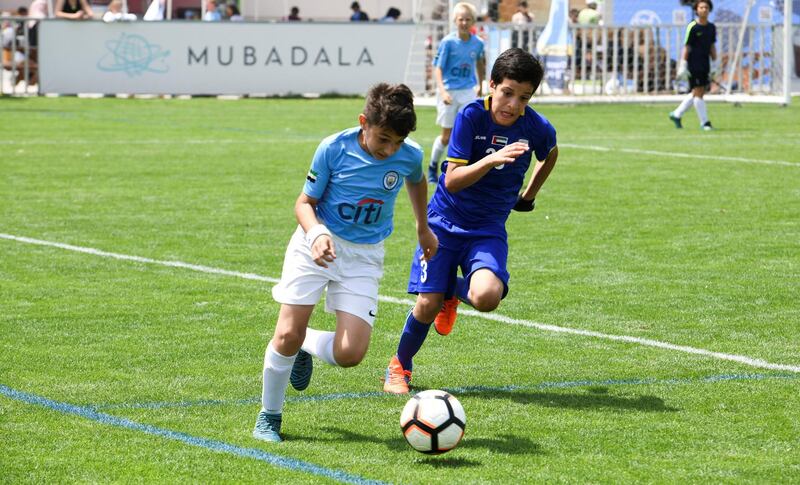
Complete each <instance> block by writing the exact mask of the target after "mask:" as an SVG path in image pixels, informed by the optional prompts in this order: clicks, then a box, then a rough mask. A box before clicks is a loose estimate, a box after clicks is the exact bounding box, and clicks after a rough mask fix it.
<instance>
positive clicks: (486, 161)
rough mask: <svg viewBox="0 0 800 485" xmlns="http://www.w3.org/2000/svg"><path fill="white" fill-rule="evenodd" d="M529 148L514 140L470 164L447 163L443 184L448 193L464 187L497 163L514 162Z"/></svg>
mask: <svg viewBox="0 0 800 485" xmlns="http://www.w3.org/2000/svg"><path fill="white" fill-rule="evenodd" d="M528 150H529V148H528V145H526V144H525V143H519V142H514V143H512V144H510V145H506V146H505V147H503V148H502V149H501V150H498V151H496V152H494V153H490V154H488V155H486V156H485V157H483V158H481V159H480V160H478V161H477V162H475V163H473V164H471V165H464V164H459V163H448V164H447V173H446V174H445V176H444V185H445V187H447V190H448V191H449V192H450V193H456V192H458V191H459V190H463V189H466V188H467V187H469V186H470V185H472V184H474V183H475V182H477V181H478V180H480V179H481V177H483V176H484V175H486V173H487V172H488V171H489V170H491V169H493V168H494V167H497V166H499V165H505V164H506V163H514V160H516V159H517V157H519V156H520V155H522V154H523V153H525V152H527V151H528Z"/></svg>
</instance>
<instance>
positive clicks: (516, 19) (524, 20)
mask: <svg viewBox="0 0 800 485" xmlns="http://www.w3.org/2000/svg"><path fill="white" fill-rule="evenodd" d="M511 22H512V23H513V24H514V25H515V26H516V27H515V28H514V33H513V34H512V36H511V45H512V46H514V47H522V48H523V49H526V50H527V49H528V39H529V38H530V33H529V32H528V24H530V23H531V22H533V15H532V14H531V13H530V12H528V2H526V1H524V0H523V1H521V2H519V3H518V4H517V11H516V12H515V13H514V15H512V16H511ZM520 31H522V43H521V44H520V43H519V33H520Z"/></svg>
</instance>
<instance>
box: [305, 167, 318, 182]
mask: <svg viewBox="0 0 800 485" xmlns="http://www.w3.org/2000/svg"><path fill="white" fill-rule="evenodd" d="M306 180H308V181H309V182H311V183H312V184H315V183H317V172H315V171H313V170H309V171H308V175H306Z"/></svg>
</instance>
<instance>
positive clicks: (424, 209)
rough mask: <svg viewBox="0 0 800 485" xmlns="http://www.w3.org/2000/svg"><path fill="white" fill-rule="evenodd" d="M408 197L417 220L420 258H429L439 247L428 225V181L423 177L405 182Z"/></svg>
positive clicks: (437, 240)
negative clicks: (412, 181)
mask: <svg viewBox="0 0 800 485" xmlns="http://www.w3.org/2000/svg"><path fill="white" fill-rule="evenodd" d="M406 190H408V198H409V199H411V208H412V210H413V211H414V219H415V220H416V221H417V239H418V240H419V247H420V248H422V259H424V260H426V261H427V260H429V259H431V258H432V257H434V256H435V255H436V251H437V250H438V249H439V239H438V238H437V237H436V234H434V233H433V231H432V230H431V228H430V226H428V181H427V180H425V179H424V178H423V179H422V180H421V181H419V182H416V183H408V182H407V183H406Z"/></svg>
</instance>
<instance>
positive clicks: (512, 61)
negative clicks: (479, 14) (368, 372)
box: [383, 48, 558, 394]
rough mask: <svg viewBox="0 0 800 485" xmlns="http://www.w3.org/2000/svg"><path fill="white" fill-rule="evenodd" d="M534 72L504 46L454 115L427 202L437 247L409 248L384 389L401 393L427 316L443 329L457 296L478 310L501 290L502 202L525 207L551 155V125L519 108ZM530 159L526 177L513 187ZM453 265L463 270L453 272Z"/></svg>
mask: <svg viewBox="0 0 800 485" xmlns="http://www.w3.org/2000/svg"><path fill="white" fill-rule="evenodd" d="M543 74H544V71H543V69H542V65H541V64H540V63H539V61H537V60H536V58H534V57H533V56H532V55H531V54H529V53H527V52H525V51H523V50H522V49H518V48H512V49H508V50H507V51H505V52H503V53H502V54H500V56H499V57H498V58H497V61H495V64H494V66H493V67H492V75H491V79H490V81H489V96H487V97H486V99H479V100H476V101H473V102H472V103H470V104H468V105H467V106H465V107H464V108H463V109H462V110H461V112H459V113H458V116H457V117H456V122H455V127H454V130H453V139H452V142H451V143H450V149H449V150H448V154H447V160H446V162H445V163H444V164H443V171H444V172H445V174H444V176H443V177H441V178H440V179H439V183H438V185H437V187H436V192H435V193H434V195H433V198H432V199H431V201H430V203H429V204H428V221H429V224H430V226H431V229H433V231H434V232H435V233H436V236H437V237H438V238H439V251H438V252H437V253H436V255H435V256H434V257H432V258H430V259H428V260H424V259H423V260H419V259H418V258H419V257H420V255H421V254H422V253H421V249H420V248H417V253H416V255H415V257H414V259H413V260H412V263H411V275H410V277H409V282H408V292H409V293H412V294H416V295H417V301H416V304H415V305H414V308H413V309H412V310H411V311H410V312H409V313H408V316H407V317H406V323H405V327H404V328H403V333H402V335H401V336H400V343H399V344H398V347H397V354H396V355H395V356H393V357H392V358H391V360H390V361H389V366H388V368H387V369H386V376H385V382H384V387H383V389H384V391H386V392H391V393H396V394H404V393H407V392H408V390H409V388H408V383H409V381H410V380H411V370H412V358H413V357H414V355H416V353H417V352H418V351H419V349H420V348H421V347H422V344H423V343H424V341H425V338H426V336H427V335H428V330H429V329H430V326H431V323H434V326H435V328H436V330H437V331H438V332H439V333H440V334H442V335H447V334H449V333H450V331H451V330H452V328H453V325H454V324H455V319H456V307H457V305H458V303H459V301H465V302H467V303H468V304H470V305H471V306H473V307H474V308H475V309H477V310H479V311H482V312H487V311H492V310H494V309H495V308H497V306H498V305H499V304H500V301H501V300H502V299H503V298H504V297H505V296H506V294H507V293H508V281H509V274H508V270H507V269H506V266H507V260H508V237H507V234H506V228H505V222H506V220H507V219H508V216H509V214H510V213H511V210H512V209H513V210H517V211H520V212H528V211H532V210H533V208H534V199H535V197H536V194H537V193H538V192H539V189H540V188H541V187H542V184H544V182H545V180H547V177H548V176H549V175H550V172H551V171H552V169H553V167H554V166H555V163H556V160H557V158H558V147H557V146H556V131H555V128H553V126H552V125H551V124H550V122H549V121H547V119H545V118H544V117H543V116H542V115H540V114H538V113H537V112H535V111H534V110H533V109H532V108H531V107H530V106H528V102H529V101H530V99H531V97H532V96H533V93H534V92H535V91H536V89H537V88H538V87H539V83H540V82H541V80H542V76H543ZM534 156H535V157H536V160H537V161H538V162H537V163H534V168H533V175H532V176H531V179H530V181H529V182H528V185H527V187H526V188H525V190H524V191H522V192H520V189H521V188H522V184H523V183H524V181H525V173H526V172H527V170H528V168H529V166H530V165H531V164H532V163H533V160H532V157H534ZM459 268H460V269H461V274H462V276H463V277H458V269H459Z"/></svg>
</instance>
